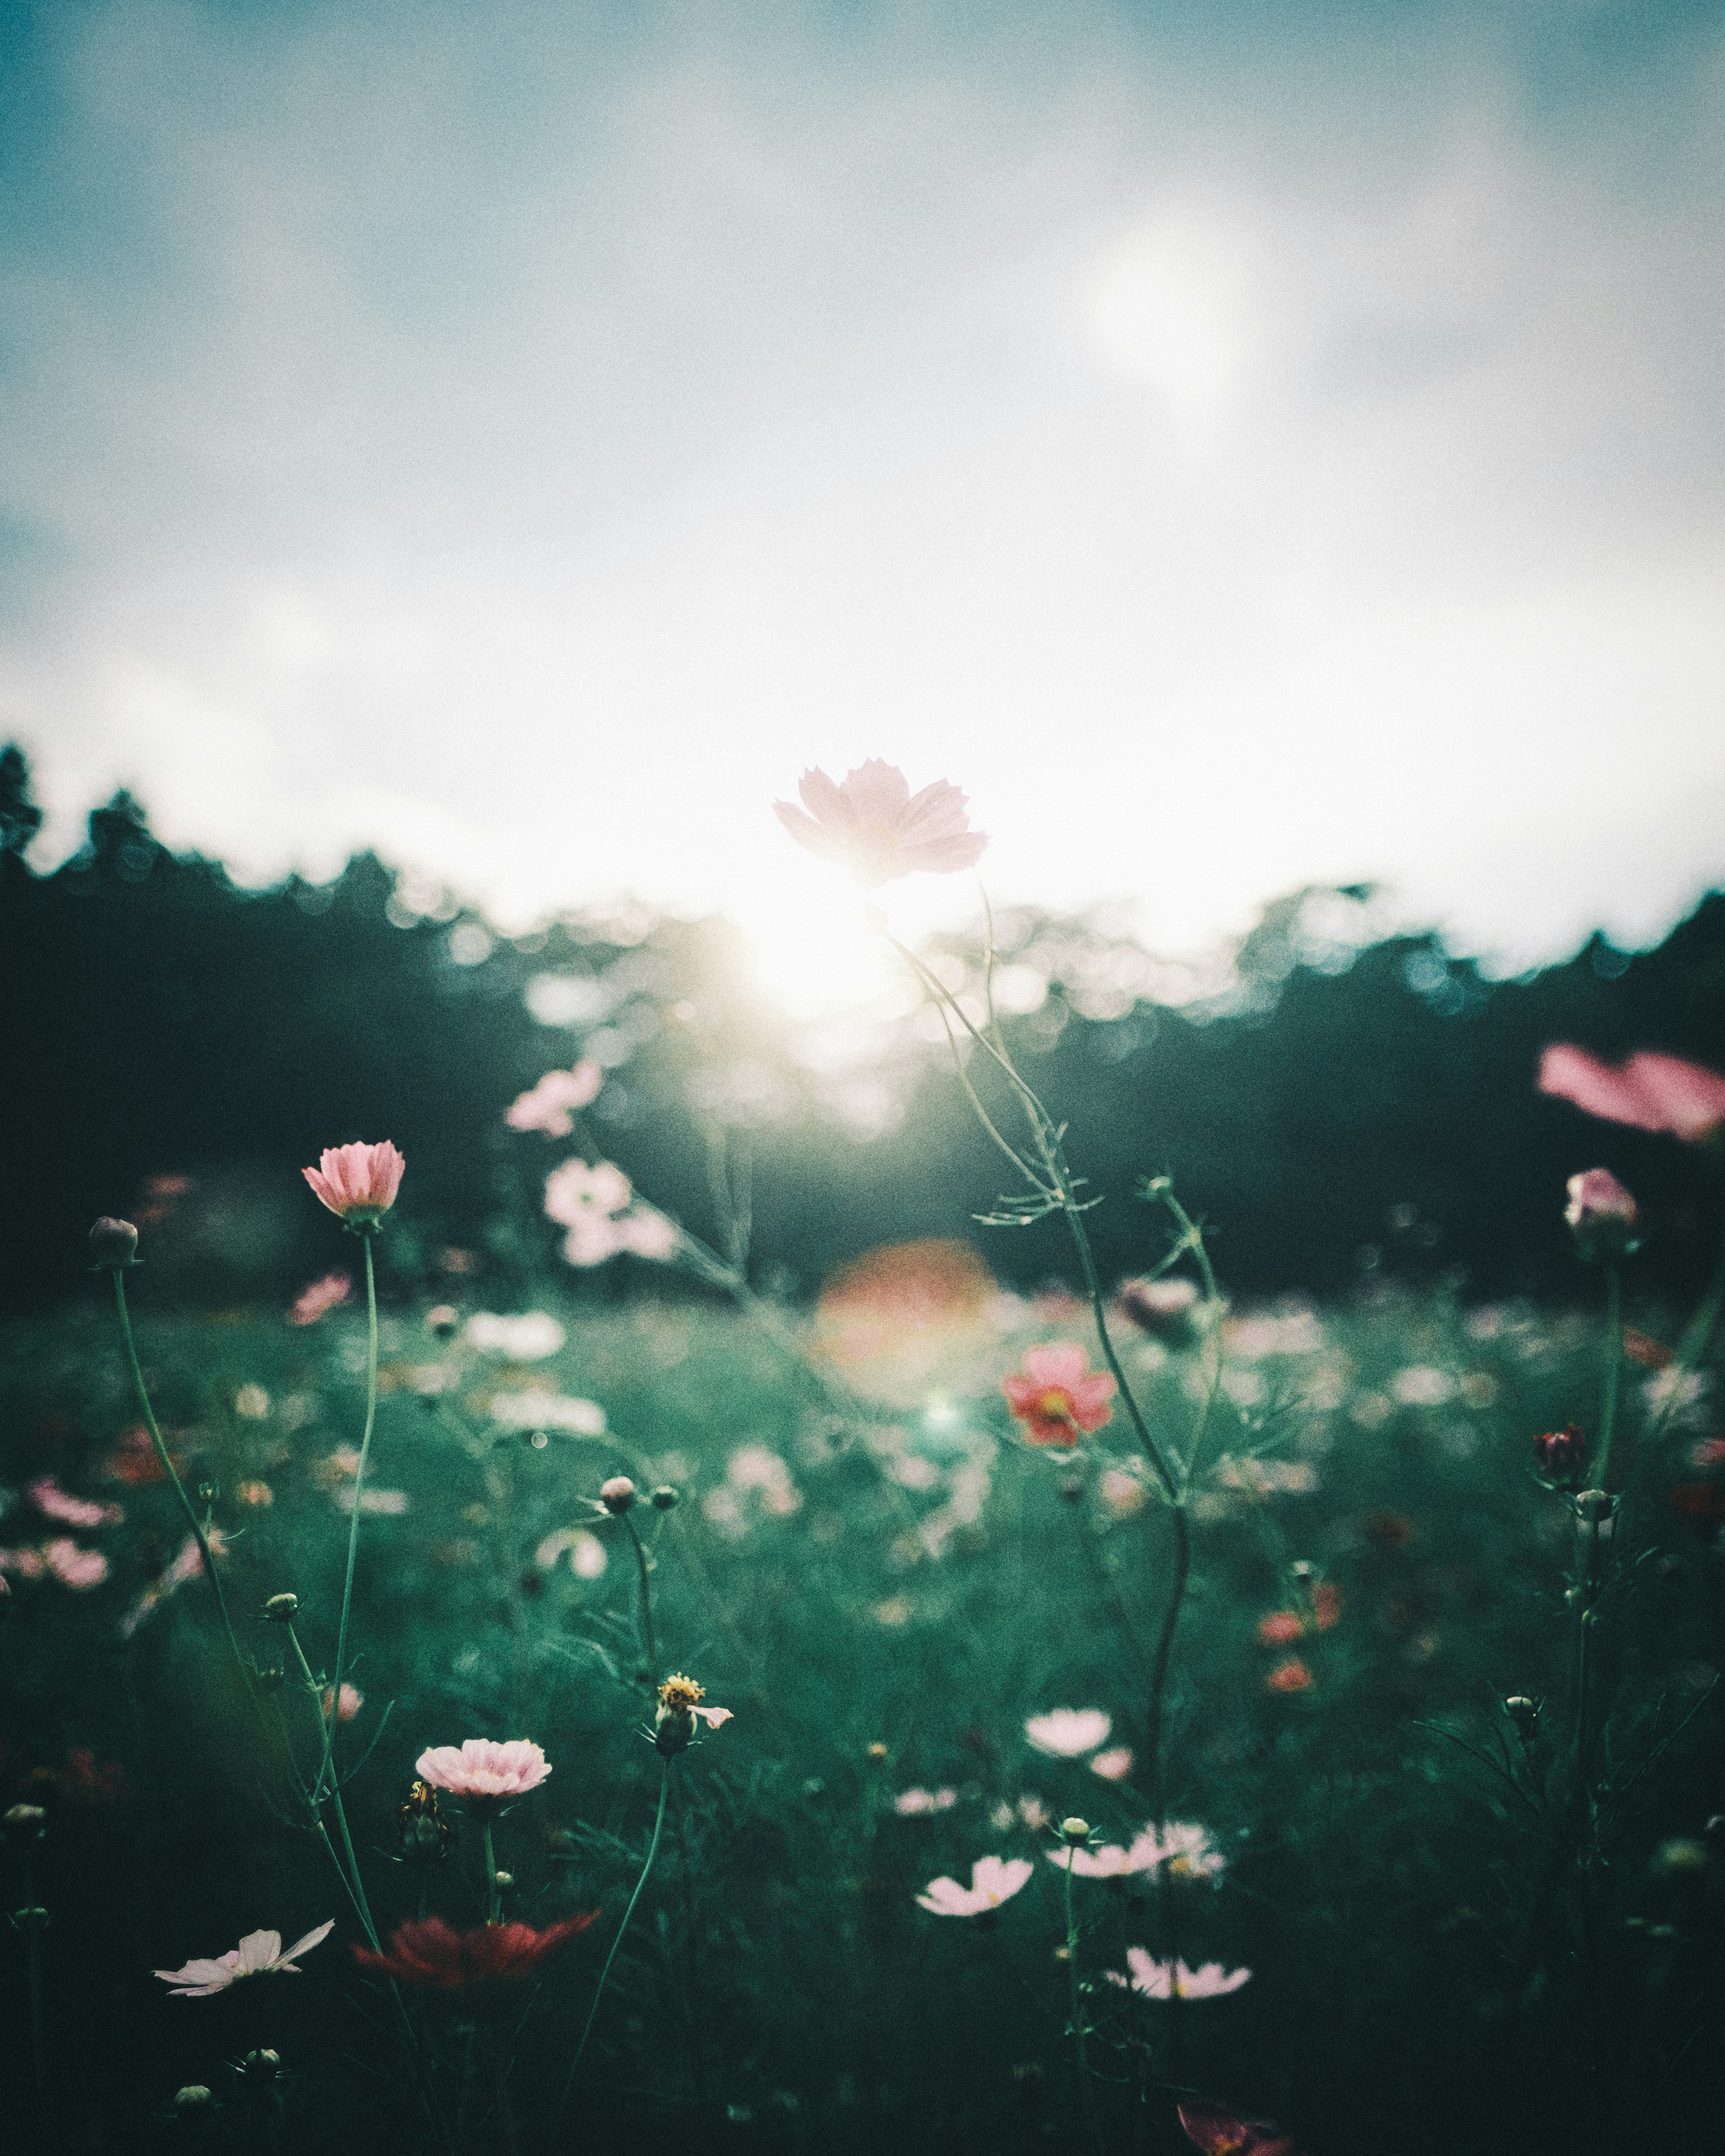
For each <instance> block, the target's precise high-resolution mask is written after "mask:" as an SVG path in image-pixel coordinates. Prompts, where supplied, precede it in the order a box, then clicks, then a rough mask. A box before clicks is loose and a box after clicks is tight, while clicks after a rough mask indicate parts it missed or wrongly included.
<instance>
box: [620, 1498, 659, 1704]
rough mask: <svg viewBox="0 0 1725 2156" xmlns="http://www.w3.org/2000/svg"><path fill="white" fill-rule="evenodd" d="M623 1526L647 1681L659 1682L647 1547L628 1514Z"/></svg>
mask: <svg viewBox="0 0 1725 2156" xmlns="http://www.w3.org/2000/svg"><path fill="white" fill-rule="evenodd" d="M623 1524H624V1527H627V1528H628V1529H629V1540H630V1542H631V1543H634V1552H635V1571H636V1574H637V1577H638V1578H639V1581H640V1586H641V1638H642V1641H643V1644H644V1646H645V1649H646V1654H647V1681H648V1682H649V1684H651V1685H654V1686H657V1684H658V1682H659V1647H658V1644H657V1642H656V1641H655V1638H654V1636H653V1585H652V1577H651V1570H652V1568H651V1565H650V1563H649V1559H648V1556H647V1545H646V1544H645V1543H644V1542H643V1541H642V1540H641V1532H640V1529H639V1527H636V1525H635V1523H634V1519H633V1518H632V1517H630V1515H629V1513H628V1512H625V1513H624V1516H623Z"/></svg>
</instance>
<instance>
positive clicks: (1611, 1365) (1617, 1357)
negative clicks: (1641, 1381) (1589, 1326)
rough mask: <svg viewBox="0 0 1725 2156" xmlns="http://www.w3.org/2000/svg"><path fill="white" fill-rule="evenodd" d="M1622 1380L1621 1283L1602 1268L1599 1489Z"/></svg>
mask: <svg viewBox="0 0 1725 2156" xmlns="http://www.w3.org/2000/svg"><path fill="white" fill-rule="evenodd" d="M1622 1377H1623V1282H1622V1280H1621V1279H1620V1276H1619V1274H1618V1270H1617V1268H1616V1266H1615V1265H1607V1266H1606V1268H1605V1397H1604V1400H1603V1401H1602V1402H1601V1404H1600V1407H1599V1458H1598V1460H1597V1461H1596V1462H1595V1463H1594V1471H1593V1480H1594V1483H1595V1484H1596V1485H1597V1486H1598V1487H1599V1489H1601V1490H1608V1489H1609V1488H1610V1484H1609V1482H1608V1481H1606V1479H1605V1478H1606V1476H1608V1475H1609V1473H1610V1471H1611V1440H1612V1438H1613V1436H1614V1435H1615V1434H1616V1429H1617V1390H1618V1386H1619V1384H1620V1382H1621V1379H1622Z"/></svg>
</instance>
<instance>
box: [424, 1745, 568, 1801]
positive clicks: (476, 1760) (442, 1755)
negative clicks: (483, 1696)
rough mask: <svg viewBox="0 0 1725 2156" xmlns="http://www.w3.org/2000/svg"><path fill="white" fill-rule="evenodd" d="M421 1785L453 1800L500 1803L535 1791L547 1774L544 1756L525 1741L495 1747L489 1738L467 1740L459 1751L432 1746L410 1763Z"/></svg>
mask: <svg viewBox="0 0 1725 2156" xmlns="http://www.w3.org/2000/svg"><path fill="white" fill-rule="evenodd" d="M413 1771H414V1773H415V1774H418V1777H419V1779H420V1780H421V1781H422V1782H429V1783H430V1784H431V1785H432V1787H433V1788H434V1789H447V1790H448V1791H449V1794H450V1795H451V1796H454V1797H480V1798H485V1797H489V1798H495V1799H502V1798H506V1797H521V1796H525V1795H526V1793H527V1791H528V1790H529V1789H537V1788H538V1786H539V1784H541V1783H542V1781H543V1780H544V1779H545V1778H546V1776H547V1774H550V1772H551V1768H550V1767H549V1766H548V1765H547V1763H546V1758H545V1754H544V1753H542V1751H541V1750H540V1748H539V1747H538V1746H537V1745H536V1744H533V1743H529V1741H528V1740H527V1739H526V1738H525V1737H516V1738H511V1739H509V1741H508V1742H507V1743H496V1742H495V1741H494V1740H493V1739H492V1738H489V1737H470V1738H468V1739H467V1741H466V1742H465V1743H464V1744H462V1745H461V1746H460V1747H459V1748H457V1747H456V1746H455V1745H454V1744H434V1745H432V1746H430V1747H429V1748H428V1749H427V1750H425V1751H424V1752H422V1753H420V1754H419V1757H418V1759H417V1760H415V1762H414V1763H413Z"/></svg>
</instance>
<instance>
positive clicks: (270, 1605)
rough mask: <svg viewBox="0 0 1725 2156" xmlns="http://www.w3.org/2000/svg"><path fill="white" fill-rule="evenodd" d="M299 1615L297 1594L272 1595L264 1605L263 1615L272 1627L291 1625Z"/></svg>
mask: <svg viewBox="0 0 1725 2156" xmlns="http://www.w3.org/2000/svg"><path fill="white" fill-rule="evenodd" d="M299 1614H300V1598H299V1596H298V1595H297V1594H272V1595H271V1596H270V1599H269V1600H268V1601H267V1602H266V1603H265V1604H264V1615H265V1616H266V1617H267V1618H268V1619H269V1620H270V1623H271V1624H272V1625H291V1624H292V1623H293V1621H294V1620H295V1618H296V1617H297V1616H298V1615H299Z"/></svg>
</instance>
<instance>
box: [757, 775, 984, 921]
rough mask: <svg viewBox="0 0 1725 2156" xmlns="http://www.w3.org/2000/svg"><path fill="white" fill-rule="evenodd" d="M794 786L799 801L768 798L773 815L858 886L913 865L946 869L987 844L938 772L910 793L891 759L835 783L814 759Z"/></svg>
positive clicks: (973, 857)
mask: <svg viewBox="0 0 1725 2156" xmlns="http://www.w3.org/2000/svg"><path fill="white" fill-rule="evenodd" d="M797 791H798V793H800V794H801V795H802V797H803V807H802V808H797V807H796V806H794V804H793V803H791V802H788V801H775V802H774V803H773V814H775V815H776V816H777V817H778V820H779V822H780V823H781V824H783V825H784V827H785V829H786V830H788V832H789V833H790V834H791V836H792V837H793V839H795V840H796V841H797V843H798V845H800V846H806V847H807V848H808V849H809V852H810V853H811V854H819V855H820V856H821V858H822V859H823V860H829V861H841V862H843V863H844V865H845V867H846V868H848V869H849V870H850V872H851V874H852V875H854V876H855V878H856V880H857V881H858V882H859V883H860V884H861V885H863V886H864V888H865V890H869V891H872V890H874V889H875V886H876V885H878V884H883V883H891V881H892V880H893V879H894V878H895V877H896V876H901V875H911V873H912V872H913V871H914V870H917V869H927V870H931V871H932V872H933V873H934V874H935V875H949V874H951V873H952V871H953V870H957V869H968V868H973V867H974V866H975V865H976V863H977V862H978V860H979V859H980V858H981V856H982V851H983V847H984V846H986V845H987V844H988V837H987V835H986V834H985V833H983V832H981V831H973V830H972V829H971V828H970V819H969V818H968V816H967V815H966V814H965V808H964V796H963V793H960V792H959V790H958V788H957V787H956V786H950V785H948V784H947V781H946V780H945V779H944V778H937V779H936V780H935V781H934V783H933V784H932V785H930V786H925V787H923V788H922V790H921V792H920V793H911V787H910V781H909V780H908V779H907V778H906V777H905V775H904V773H903V772H901V770H900V769H899V768H898V767H897V765H896V764H892V763H886V762H882V761H881V759H880V757H870V759H869V761H868V762H866V763H864V764H860V765H859V766H858V767H857V768H856V769H855V771H850V772H847V773H845V777H844V778H842V779H840V780H839V781H837V782H836V783H835V782H834V780H832V779H830V778H828V776H827V774H826V773H825V772H824V771H822V770H821V769H819V767H818V766H817V767H815V768H814V769H813V770H810V771H805V772H804V773H803V776H802V778H801V779H800V780H799V781H798V786H797ZM805 811H806V812H807V813H806V814H805V813H804V812H805Z"/></svg>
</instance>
